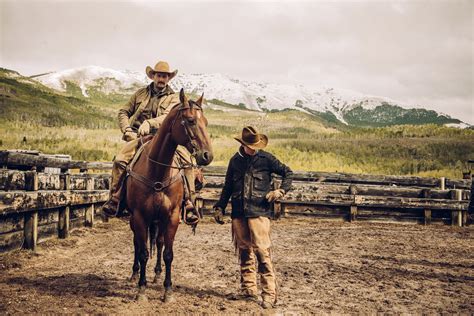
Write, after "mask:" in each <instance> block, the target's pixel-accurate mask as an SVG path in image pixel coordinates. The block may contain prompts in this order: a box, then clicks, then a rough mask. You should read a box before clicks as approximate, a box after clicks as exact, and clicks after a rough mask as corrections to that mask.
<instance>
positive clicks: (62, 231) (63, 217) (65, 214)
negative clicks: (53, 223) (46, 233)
mask: <svg viewBox="0 0 474 316" xmlns="http://www.w3.org/2000/svg"><path fill="white" fill-rule="evenodd" d="M69 213H70V208H69V206H65V207H62V208H60V209H59V222H58V237H59V238H68V237H69Z"/></svg>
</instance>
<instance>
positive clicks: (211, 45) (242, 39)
mask: <svg viewBox="0 0 474 316" xmlns="http://www.w3.org/2000/svg"><path fill="white" fill-rule="evenodd" d="M0 3H1V8H0V10H1V19H0V28H1V34H0V35H1V37H0V39H1V55H0V57H1V65H0V66H1V67H6V68H10V69H14V70H17V71H19V72H20V73H22V74H25V75H33V74H37V73H42V72H48V71H54V70H62V69H66V68H73V67H79V66H85V65H99V66H103V67H108V68H114V69H130V70H138V71H144V69H145V67H146V66H147V65H151V66H153V65H154V64H155V63H156V62H157V61H158V60H167V61H169V62H170V64H171V67H173V68H178V69H179V71H181V72H186V73H223V74H228V75H231V76H233V77H236V78H241V79H249V80H264V81H267V82H275V83H301V84H304V85H307V86H320V85H328V86H334V87H338V88H346V89H352V90H356V91H360V92H363V93H366V94H371V95H381V96H386V97H390V98H392V99H395V100H400V101H403V102H408V103H410V104H413V105H421V106H426V107H427V108H430V109H435V110H438V111H442V112H445V113H448V114H451V115H453V116H455V117H457V118H459V119H461V120H463V121H466V122H469V123H471V124H474V104H473V103H474V102H473V89H474V88H473V85H474V83H473V81H474V79H473V76H474V63H473V54H474V48H473V47H474V38H473V32H474V31H473V29H474V22H473V19H474V13H473V10H474V5H473V3H474V1H471V0H466V1H458V0H446V1H440V0H429V1H312V2H308V1H306V2H295V1H291V2H290V1H279V2H269V1H259V2H250V1H240V2H236V1H234V2H230V1H207V2H205V1H169V2H164V1H138V0H134V1H132V0H130V1H125V0H121V1H112V0H108V1H97V0H96V1H76V0H69V1H42V0H14V1H7V0H0Z"/></svg>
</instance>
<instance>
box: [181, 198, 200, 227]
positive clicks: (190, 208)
mask: <svg viewBox="0 0 474 316" xmlns="http://www.w3.org/2000/svg"><path fill="white" fill-rule="evenodd" d="M183 219H184V222H185V223H186V224H187V225H196V224H197V223H198V222H199V220H200V219H201V214H199V212H198V210H197V209H196V207H195V206H194V204H193V203H192V202H191V200H186V201H185V202H184V216H183Z"/></svg>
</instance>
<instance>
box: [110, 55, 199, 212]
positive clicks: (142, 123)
mask: <svg viewBox="0 0 474 316" xmlns="http://www.w3.org/2000/svg"><path fill="white" fill-rule="evenodd" d="M177 73H178V70H174V71H170V67H169V65H168V63H167V62H165V61H159V62H158V63H157V64H156V65H155V68H151V67H150V66H147V67H146V74H147V76H148V78H150V79H152V80H153V82H152V83H150V84H149V85H148V86H146V87H144V88H141V89H139V90H138V91H137V92H135V93H134V94H133V95H132V97H131V98H130V100H129V101H128V102H127V103H126V104H125V105H124V106H123V107H122V108H121V109H120V110H119V113H118V121H119V126H120V130H121V131H122V133H123V137H122V139H123V140H125V141H126V142H127V143H126V144H125V145H124V146H123V147H122V149H121V150H120V152H119V153H118V155H117V156H116V157H115V159H114V163H113V167H112V180H111V185H110V197H109V200H108V201H107V202H106V203H105V204H104V206H103V207H102V211H103V212H104V213H105V214H106V215H107V216H118V215H120V212H122V210H121V209H119V204H120V199H121V193H122V184H123V182H124V181H123V180H124V179H125V174H126V172H125V169H126V167H127V165H128V164H129V163H130V161H131V160H132V158H133V156H134V155H135V153H136V151H137V149H138V147H139V145H140V144H139V139H138V137H139V136H146V135H148V134H150V131H151V130H152V129H159V128H160V126H161V124H162V123H163V120H164V119H165V118H166V115H168V113H169V112H170V111H171V109H172V108H173V106H174V105H176V104H178V103H179V102H180V101H179V95H178V94H175V93H174V91H173V90H172V89H171V87H170V86H169V85H168V83H169V81H170V80H171V79H173V78H174V77H175V76H176V74H177ZM176 152H177V153H178V155H179V156H180V157H181V158H182V159H184V160H186V161H187V162H191V159H192V158H191V154H190V153H189V152H188V151H187V149H186V148H184V147H182V146H178V148H177V150H176ZM185 177H186V182H187V187H188V188H187V192H188V193H187V201H186V214H188V213H190V215H189V216H190V217H191V218H188V220H191V221H192V220H193V219H195V217H196V215H195V214H194V213H195V209H194V206H193V204H192V202H191V199H192V196H193V194H195V189H194V172H193V169H192V168H187V169H185Z"/></svg>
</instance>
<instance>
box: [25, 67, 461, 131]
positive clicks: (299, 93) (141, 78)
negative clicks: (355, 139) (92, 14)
mask: <svg viewBox="0 0 474 316" xmlns="http://www.w3.org/2000/svg"><path fill="white" fill-rule="evenodd" d="M34 79H35V80H38V81H40V82H41V83H43V84H44V85H46V86H49V87H51V88H54V89H58V90H62V91H65V90H66V89H67V85H68V84H71V83H72V84H75V85H77V86H78V87H79V88H80V89H81V91H82V94H83V95H84V96H85V97H88V96H89V91H91V90H94V91H99V92H101V93H104V94H110V93H118V94H131V93H133V92H134V91H135V90H136V89H137V88H138V87H141V86H144V85H147V84H148V83H149V82H150V81H151V80H149V79H148V78H147V77H146V75H145V73H144V72H135V71H118V70H113V69H107V68H103V67H98V66H87V67H81V68H75V69H68V70H64V71H60V72H53V73H48V74H44V75H38V76H34ZM170 85H171V86H172V88H173V89H174V90H175V91H178V90H179V89H181V88H184V89H185V91H186V92H191V93H195V94H201V93H204V94H205V97H206V99H207V100H208V102H212V101H213V100H218V101H221V102H222V101H223V102H225V103H228V104H232V105H240V106H241V107H246V108H248V109H252V110H257V111H265V110H270V111H271V110H283V109H298V110H300V111H304V112H307V113H311V114H314V115H317V114H324V115H325V116H326V117H328V115H329V117H332V118H333V119H334V120H337V121H340V122H342V123H345V124H350V125H364V124H366V123H367V124H368V125H373V123H374V122H375V125H377V124H378V123H379V124H378V125H391V124H397V122H398V121H396V120H395V121H394V117H393V115H398V116H397V117H395V118H402V119H403V120H405V119H406V118H407V116H408V122H410V123H411V124H413V123H412V121H414V122H415V124H416V122H417V120H421V123H430V122H436V123H452V124H458V123H461V121H459V120H456V119H453V118H451V117H449V116H447V115H444V114H438V113H436V112H434V111H429V110H424V109H412V107H410V106H409V105H407V104H403V103H401V102H397V101H395V100H392V99H389V98H386V97H378V96H370V95H365V94H362V93H359V92H356V91H350V90H343V89H337V88H331V87H320V88H316V89H310V88H308V87H305V86H303V85H289V84H273V83H263V82H250V81H244V80H238V79H234V78H231V77H229V76H226V75H222V74H182V73H179V74H178V75H177V77H176V78H174V79H173V80H172V81H171V82H170ZM381 106H384V107H383V108H382V109H381V108H380V107H381ZM393 107H394V108H393ZM394 109H395V110H394ZM387 111H389V112H390V113H387ZM412 111H415V112H414V113H415V115H414V117H411V116H412V114H413V113H412ZM364 122H365V123H364ZM377 122H378V123H377ZM359 123H361V124H359ZM367 124H366V125H367ZM402 124H403V122H402Z"/></svg>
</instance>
